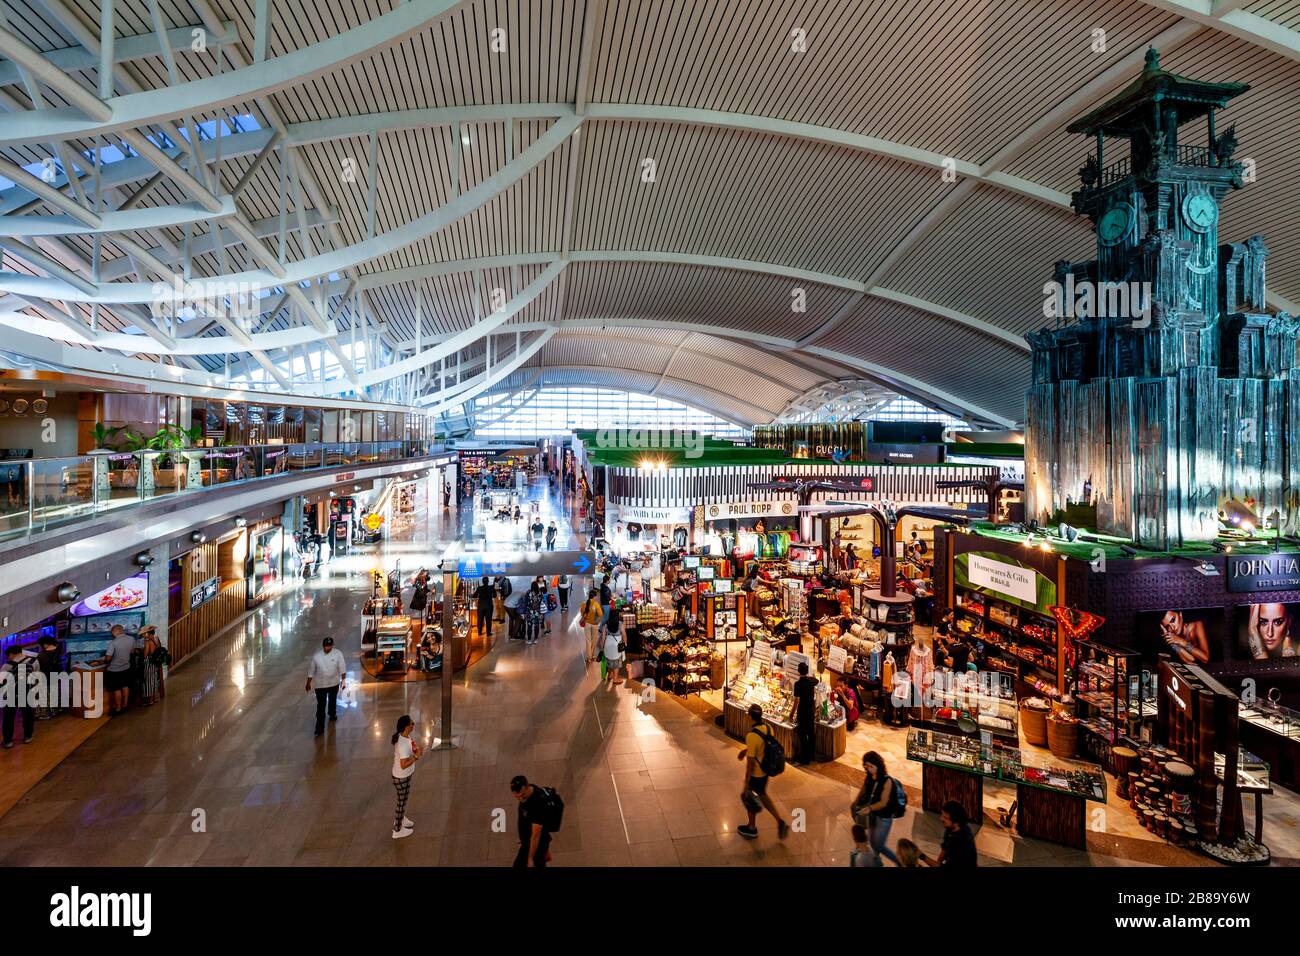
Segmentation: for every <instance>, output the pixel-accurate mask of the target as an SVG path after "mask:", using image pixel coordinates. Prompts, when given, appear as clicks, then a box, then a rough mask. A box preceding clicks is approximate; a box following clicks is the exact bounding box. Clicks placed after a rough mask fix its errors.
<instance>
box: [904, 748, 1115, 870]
mask: <svg viewBox="0 0 1300 956" xmlns="http://www.w3.org/2000/svg"><path fill="white" fill-rule="evenodd" d="M907 759H908V760H915V761H918V762H919V763H920V764H921V803H922V806H923V807H924V808H925V809H926V810H933V811H938V810H940V809H942V807H943V804H944V803H945V802H947V801H948V800H956V801H957V802H958V803H960V804H961V805H962V807H963V808H965V810H966V813H967V815H968V816H969V817H970V818H971V819H972V820H979V819H981V818H982V817H983V815H984V791H983V781H984V780H985V779H989V780H996V781H1000V782H1003V783H1010V784H1015V785H1016V807H1017V811H1016V827H1017V830H1018V831H1019V832H1020V833H1021V834H1022V835H1023V836H1032V837H1038V838H1039V839H1043V840H1048V841H1050V842H1053V843H1060V844H1062V845H1063V846H1070V847H1075V848H1076V849H1086V848H1087V834H1086V831H1085V829H1084V804H1085V803H1086V802H1087V801H1089V800H1093V801H1096V802H1098V803H1105V802H1106V775H1105V772H1104V771H1103V770H1102V768H1101V767H1099V766H1097V765H1096V764H1091V763H1084V762H1082V761H1079V760H1065V759H1062V758H1060V757H1056V756H1053V755H1051V754H1044V753H1040V752H1035V751H1023V750H1020V749H1019V748H1016V747H1004V746H1002V745H1001V744H997V743H986V742H982V741H978V740H974V739H972V738H969V737H957V736H954V735H953V734H944V733H938V732H936V731H930V730H917V729H912V730H910V731H908V735H907Z"/></svg>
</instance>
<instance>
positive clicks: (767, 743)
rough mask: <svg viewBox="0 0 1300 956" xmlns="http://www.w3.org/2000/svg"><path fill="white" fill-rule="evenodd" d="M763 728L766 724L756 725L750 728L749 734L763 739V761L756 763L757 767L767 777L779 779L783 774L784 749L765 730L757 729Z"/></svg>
mask: <svg viewBox="0 0 1300 956" xmlns="http://www.w3.org/2000/svg"><path fill="white" fill-rule="evenodd" d="M765 726H766V724H756V725H754V726H753V727H751V728H750V730H751V732H753V733H756V734H758V736H760V737H761V738H763V759H762V760H760V761H759V762H758V766H759V769H760V770H762V771H763V773H765V774H767V775H768V776H769V777H779V776H780V775H781V774H783V773H785V748H784V747H782V746H781V742H780V741H779V740H777V739H776V738H775V737H773V736H772V735H771V734H770V733H768V732H767V731H766V730H759V729H758V728H759V727H765Z"/></svg>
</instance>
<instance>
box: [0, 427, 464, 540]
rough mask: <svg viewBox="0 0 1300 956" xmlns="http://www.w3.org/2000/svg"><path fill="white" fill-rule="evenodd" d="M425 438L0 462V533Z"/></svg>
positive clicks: (385, 451)
mask: <svg viewBox="0 0 1300 956" xmlns="http://www.w3.org/2000/svg"><path fill="white" fill-rule="evenodd" d="M439 448H440V446H439V445H437V444H436V443H435V442H433V441H429V440H416V441H379V442H328V443H324V444H303V445H222V446H218V447H212V448H187V449H183V450H180V451H135V452H111V453H106V454H98V455H80V456H78V457H76V458H36V459H31V460H16V461H0V539H5V538H11V537H15V536H17V535H24V534H31V533H33V532H37V531H44V530H45V529H46V528H51V527H56V526H58V525H62V524H66V523H69V522H73V521H78V520H81V519H83V518H89V517H93V516H94V515H97V514H103V513H104V512H107V511H115V510H117V509H119V508H127V507H131V506H133V505H138V504H140V503H142V502H145V501H152V500H154V499H156V498H163V497H167V496H170V495H180V494H189V493H191V492H197V491H202V490H204V489H205V488H215V487H220V486H223V485H231V484H237V483H242V482H248V481H257V480H258V479H261V478H273V477H275V476H276V475H285V474H290V473H294V472H304V471H314V470H321V469H326V468H338V467H340V466H344V467H346V466H352V465H371V464H376V463H380V462H387V461H400V460H402V459H409V458H427V457H429V456H431V455H434V454H436V453H437V452H438V450H439Z"/></svg>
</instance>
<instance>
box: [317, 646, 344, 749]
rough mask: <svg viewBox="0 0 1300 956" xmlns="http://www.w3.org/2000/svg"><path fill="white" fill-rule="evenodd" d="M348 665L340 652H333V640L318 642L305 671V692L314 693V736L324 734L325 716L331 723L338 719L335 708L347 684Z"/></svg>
mask: <svg viewBox="0 0 1300 956" xmlns="http://www.w3.org/2000/svg"><path fill="white" fill-rule="evenodd" d="M347 670H348V664H347V661H346V660H345V659H344V657H343V653H342V651H336V650H334V638H332V637H326V638H325V640H323V641H321V642H320V650H319V651H317V652H316V653H315V654H313V655H312V658H311V666H310V667H309V668H308V669H307V692H308V693H311V691H312V690H313V689H314V690H315V691H316V734H315V736H317V737H319V736H320V735H321V734H323V733H325V714H326V712H327V711H328V712H329V718H330V720H331V721H335V720H338V719H339V716H338V712H337V709H336V708H337V706H338V699H339V691H340V690H342V689H343V687H344V686H345V685H346V684H347Z"/></svg>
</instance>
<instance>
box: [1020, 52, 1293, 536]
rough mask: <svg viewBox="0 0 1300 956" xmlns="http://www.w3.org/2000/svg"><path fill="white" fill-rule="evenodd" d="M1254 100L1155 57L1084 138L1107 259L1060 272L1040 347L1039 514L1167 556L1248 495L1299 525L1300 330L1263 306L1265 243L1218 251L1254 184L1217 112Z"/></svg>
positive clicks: (1035, 468) (1033, 424)
mask: <svg viewBox="0 0 1300 956" xmlns="http://www.w3.org/2000/svg"><path fill="white" fill-rule="evenodd" d="M1248 88H1249V87H1247V86H1245V85H1244V84H1240V83H1204V82H1200V81H1196V80H1190V79H1187V78H1185V77H1181V76H1178V75H1176V74H1174V73H1171V72H1168V71H1166V70H1164V69H1162V68H1161V67H1160V57H1159V54H1158V53H1157V52H1156V51H1155V50H1154V49H1152V50H1149V51H1147V57H1146V64H1145V68H1144V69H1143V71H1142V74H1141V75H1140V76H1139V77H1138V78H1137V80H1135V81H1134V82H1133V83H1132V84H1131V85H1130V86H1128V87H1127V88H1126V89H1124V90H1123V91H1121V92H1120V93H1118V94H1117V95H1116V96H1114V97H1113V98H1112V99H1110V100H1109V101H1107V102H1106V103H1104V104H1103V105H1101V106H1099V107H1098V108H1097V109H1095V110H1093V111H1092V112H1091V113H1089V114H1088V115H1086V116H1084V117H1082V118H1080V119H1079V120H1078V121H1076V122H1075V123H1072V124H1071V125H1070V127H1069V131H1070V132H1071V133H1078V134H1083V135H1085V136H1087V137H1089V138H1090V139H1091V141H1092V143H1093V152H1092V154H1091V155H1089V156H1088V159H1087V162H1086V163H1085V164H1084V166H1083V167H1082V169H1080V170H1079V176H1080V180H1081V185H1080V188H1079V189H1078V190H1077V191H1076V192H1075V193H1074V195H1073V197H1072V203H1073V206H1074V209H1075V210H1076V211H1077V212H1078V213H1080V214H1081V215H1085V216H1088V217H1089V218H1090V219H1091V220H1092V222H1093V224H1094V229H1095V233H1096V258H1095V259H1092V260H1090V261H1087V262H1077V263H1075V262H1059V263H1057V265H1056V270H1055V273H1054V276H1053V281H1052V282H1050V283H1048V284H1047V285H1046V286H1045V287H1044V292H1045V293H1046V294H1047V299H1048V305H1045V308H1044V312H1045V314H1046V315H1049V316H1054V317H1055V319H1056V322H1055V325H1053V326H1051V327H1048V328H1044V329H1041V330H1039V331H1038V332H1035V333H1032V334H1031V335H1030V336H1029V337H1028V338H1029V342H1030V345H1031V346H1032V348H1033V364H1034V384H1033V386H1032V387H1031V389H1030V391H1029V395H1028V399H1027V406H1026V415H1025V423H1026V455H1025V467H1026V475H1025V479H1026V506H1027V510H1026V514H1027V516H1029V517H1036V518H1038V519H1039V520H1045V519H1046V518H1047V517H1048V516H1049V515H1051V514H1052V513H1053V512H1055V511H1057V510H1058V509H1060V508H1063V507H1064V506H1065V505H1066V504H1069V503H1072V502H1082V503H1091V504H1094V505H1096V508H1097V517H1098V525H1099V528H1100V530H1103V531H1107V532H1110V533H1114V534H1120V535H1123V536H1124V537H1128V538H1132V539H1133V540H1136V541H1138V542H1139V543H1141V544H1143V545H1146V546H1148V547H1156V548H1166V547H1172V546H1175V545H1177V544H1180V543H1182V542H1184V541H1202V540H1209V539H1213V538H1214V537H1215V536H1216V534H1217V533H1218V529H1219V523H1218V519H1219V511H1220V509H1221V508H1222V506H1223V505H1224V503H1225V500H1226V499H1239V500H1241V501H1246V502H1250V503H1253V506H1254V507H1256V508H1258V510H1259V512H1260V514H1261V515H1268V514H1271V513H1272V512H1273V511H1277V512H1278V514H1279V516H1280V519H1281V522H1282V523H1283V526H1284V527H1287V528H1290V529H1292V530H1294V529H1295V526H1296V521H1297V517H1300V515H1297V508H1296V505H1297V499H1298V498H1300V495H1298V494H1297V490H1298V489H1300V368H1297V365H1298V364H1300V363H1298V362H1297V348H1296V342H1297V331H1300V330H1298V329H1297V324H1296V322H1295V321H1294V320H1293V319H1292V318H1291V317H1290V316H1287V315H1285V314H1283V315H1273V314H1270V313H1269V312H1268V311H1267V309H1266V307H1265V304H1264V261H1265V258H1266V256H1267V254H1268V250H1267V249H1266V248H1265V247H1264V242H1263V239H1262V238H1261V237H1259V236H1254V237H1251V238H1250V239H1248V240H1247V241H1245V242H1241V243H1229V244H1225V245H1221V244H1220V242H1219V208H1220V203H1221V202H1222V201H1223V199H1224V197H1225V196H1226V195H1227V194H1228V193H1229V192H1230V191H1231V190H1234V189H1240V188H1242V187H1243V186H1244V185H1245V179H1246V178H1247V176H1246V167H1245V165H1244V164H1243V163H1242V162H1239V161H1237V160H1236V159H1235V158H1234V153H1235V151H1236V146H1237V139H1236V132H1235V129H1234V128H1232V127H1228V128H1227V129H1226V130H1224V131H1223V132H1222V133H1220V132H1219V131H1218V130H1217V129H1216V122H1215V121H1216V113H1217V111H1219V110H1221V109H1223V108H1224V107H1225V106H1226V105H1227V104H1228V101H1229V100H1231V99H1232V98H1233V97H1236V96H1238V95H1240V94H1241V93H1244V92H1245V91H1246V90H1247V89H1248ZM1198 130H1199V132H1195V136H1190V135H1188V134H1189V133H1190V132H1193V131H1198ZM1202 137H1203V138H1202ZM1193 138H1195V139H1198V140H1200V141H1199V142H1192V141H1191V140H1192V139H1193ZM1292 462H1294V463H1295V464H1294V465H1293V466H1291V467H1294V468H1295V471H1296V474H1295V476H1294V477H1293V476H1292V474H1291V471H1290V467H1288V464H1289V463H1292Z"/></svg>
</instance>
